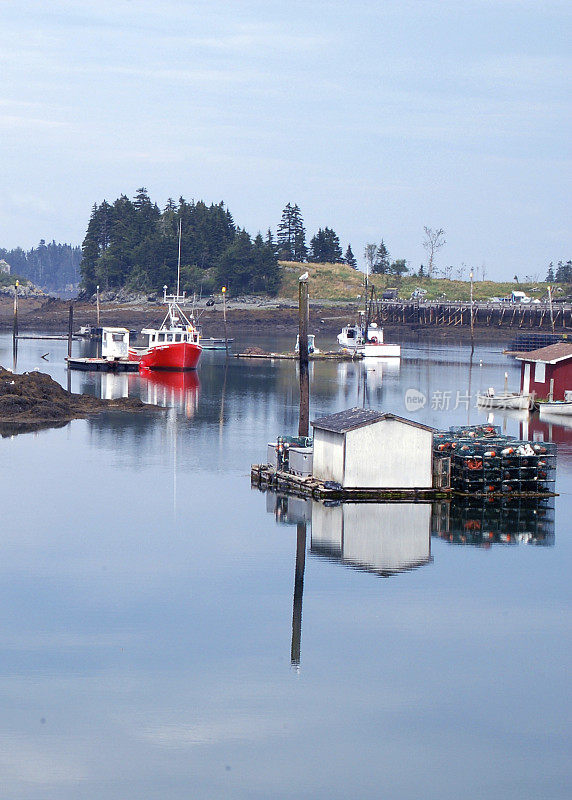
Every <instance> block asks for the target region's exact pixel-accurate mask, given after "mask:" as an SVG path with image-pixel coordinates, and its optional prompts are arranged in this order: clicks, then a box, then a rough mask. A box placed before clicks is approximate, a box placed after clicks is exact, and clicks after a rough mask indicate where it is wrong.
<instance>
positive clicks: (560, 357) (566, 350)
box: [514, 342, 572, 364]
mask: <svg viewBox="0 0 572 800" xmlns="http://www.w3.org/2000/svg"><path fill="white" fill-rule="evenodd" d="M514 356H515V358H517V359H518V360H519V361H543V362H544V363H545V364H556V363H557V362H558V361H565V360H566V359H567V358H572V344H569V343H568V342H556V344H549V345H548V347H540V348H539V349H538V350H531V351H530V352H529V353H515V354H514Z"/></svg>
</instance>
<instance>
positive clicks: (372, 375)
mask: <svg viewBox="0 0 572 800" xmlns="http://www.w3.org/2000/svg"><path fill="white" fill-rule="evenodd" d="M233 335H234V336H235V342H234V345H233V347H234V351H235V352H239V351H240V349H241V348H243V347H244V346H246V345H248V344H252V343H255V344H256V345H258V346H261V347H264V348H267V349H272V350H276V351H278V350H286V349H292V347H293V342H291V341H290V340H289V339H280V338H279V337H275V338H270V337H266V338H265V339H257V340H256V341H255V342H253V341H252V337H250V338H249V339H248V340H247V339H246V338H242V339H241V338H240V336H238V335H237V334H236V333H233ZM317 344H318V346H320V347H322V348H323V349H328V347H332V348H333V345H334V337H332V342H328V341H318V342H317ZM94 347H95V345H94V344H93V343H88V342H83V343H79V342H76V343H74V355H90V354H92V349H93V348H94ZM501 350H502V345H501V344H495V343H487V344H486V345H477V346H476V348H475V352H474V354H473V357H472V358H471V353H470V347H468V346H467V345H462V344H456V343H452V344H443V343H442V342H439V341H431V340H430V339H424V340H422V341H420V342H418V343H403V347H402V359H401V361H400V362H381V361H372V362H366V361H364V362H361V363H360V362H355V363H354V362H339V363H338V362H330V361H329V362H315V363H311V365H310V390H311V408H310V419H314V418H316V417H318V416H320V415H323V414H328V413H333V412H335V411H340V410H342V409H345V408H350V407H353V406H362V405H364V406H366V407H371V408H376V409H382V410H387V411H391V412H393V413H395V414H398V415H401V416H404V417H408V418H410V419H416V420H418V421H420V422H423V423H425V424H429V425H432V426H435V427H437V428H439V429H443V428H448V427H449V426H450V425H467V424H477V423H482V422H487V421H490V422H492V423H493V424H494V425H498V426H500V428H501V431H502V432H505V433H507V434H508V435H514V436H517V437H519V438H527V439H529V438H530V439H531V440H532V439H534V440H536V441H554V442H556V443H557V447H558V468H557V482H556V491H557V492H558V493H559V496H558V497H557V498H555V500H554V501H553V503H552V504H551V505H550V508H548V509H541V510H540V511H539V510H538V509H535V508H532V509H530V508H520V507H519V508H517V509H516V510H515V509H504V510H502V511H499V512H498V513H497V512H496V511H494V510H491V508H489V507H487V508H484V509H483V508H480V507H478V503H477V504H475V507H474V509H473V510H471V512H470V513H465V511H464V510H463V509H458V510H457V511H456V512H455V514H451V513H450V512H449V511H448V510H447V509H444V508H442V507H440V506H435V505H434V506H431V505H428V506H427V505H425V504H389V505H386V506H385V507H383V506H380V505H377V504H371V505H370V504H367V505H362V506H355V505H350V506H333V507H324V506H318V505H317V504H312V503H311V502H307V503H305V502H304V501H298V502H296V501H292V502H290V501H289V500H288V499H287V498H279V497H276V496H274V495H270V494H265V493H263V492H260V491H258V490H255V489H251V486H250V466H251V464H253V463H259V462H262V461H264V460H265V458H266V444H267V442H269V441H274V440H275V438H276V436H277V435H279V434H286V435H288V434H295V433H297V422H298V384H297V364H296V363H295V362H292V361H276V362H272V361H265V360H238V359H235V358H232V357H231V358H229V359H228V360H226V359H225V353H224V352H216V351H213V352H207V351H205V352H204V353H203V355H202V360H201V364H200V367H199V370H198V371H197V373H196V374H195V373H187V374H185V375H181V374H157V375H151V376H149V377H147V378H146V377H143V376H140V375H139V374H117V375H116V374H107V373H84V372H77V373H76V372H71V373H68V372H67V370H66V368H65V366H64V356H65V355H66V353H67V343H66V342H65V341H49V342H42V341H40V340H22V341H20V343H19V347H18V360H17V371H18V372H23V371H26V370H32V369H40V370H41V371H43V372H48V373H49V374H51V375H52V376H53V377H54V378H55V379H56V380H58V381H59V382H61V383H62V385H63V386H64V387H66V388H67V387H68V385H69V388H71V390H72V391H74V392H80V391H81V392H88V393H93V394H95V395H97V396H98V397H108V398H112V397H121V396H134V397H141V398H142V399H143V400H145V401H146V402H150V403H154V404H158V405H161V406H164V407H165V410H164V411H163V412H161V413H142V414H129V413H120V412H113V413H105V414H102V415H100V416H96V417H93V418H91V419H87V420H74V421H72V422H71V423H69V424H66V425H64V426H62V427H56V428H47V429H41V430H36V431H33V432H25V433H18V432H17V431H16V430H15V428H14V426H10V425H4V426H0V434H1V436H2V438H1V439H0V452H1V458H0V486H1V487H2V489H1V491H2V506H1V517H2V526H1V528H2V537H1V540H0V547H1V558H0V597H1V603H0V697H1V711H0V785H1V786H2V791H1V795H2V797H6V798H10V799H11V800H79V798H82V799H83V798H89V799H90V800H104V799H105V800H111V799H112V798H121V800H140V798H145V800H165V799H166V798H169V800H183V798H184V799H185V800H187V799H188V798H200V799H201V800H202V799H203V798H205V799H206V798H208V799H209V800H210V799H211V798H239V799H240V800H247V799H248V800H266V799H267V798H284V799H290V798H297V799H299V798H312V799H314V798H316V799H318V798H319V799H321V798H323V799H324V800H333V799H337V798H340V800H341V798H344V800H346V798H351V797H355V798H362V799H365V798H368V799H369V798H380V797H387V798H399V799H401V798H404V799H407V800H417V799H418V798H425V799H426V800H428V799H431V800H433V798H434V799H435V800H437V798H438V799H439V800H448V798H450V799H451V800H457V798H459V797H460V796H468V797H478V798H494V799H495V800H496V799H497V798H502V799H503V800H513V799H514V800H517V799H518V800H528V799H530V800H533V798H534V800H537V798H543V799H544V798H546V799H548V798H550V799H551V800H557V799H558V800H559V799H560V798H562V800H563V799H564V798H568V797H569V796H570V779H571V774H570V773H571V769H570V758H569V754H570V749H571V741H570V728H569V715H570V681H569V678H568V667H569V662H570V599H571V598H570V580H569V575H570V569H571V555H572V530H571V525H570V520H571V519H572V494H571V492H572V420H571V422H570V423H569V424H568V425H566V424H563V421H562V420H559V421H558V422H557V423H551V422H542V423H541V422H540V421H539V420H538V419H537V418H535V417H533V416H530V417H528V416H526V415H525V414H523V413H522V412H507V413H505V414H502V413H500V414H499V413H498V412H496V411H495V412H494V414H493V415H491V412H490V411H487V410H482V409H478V408H477V407H476V396H477V393H478V392H479V391H480V390H483V389H484V390H486V389H487V388H488V387H489V386H493V387H496V389H497V390H502V389H503V388H504V373H505V372H508V383H509V389H510V390H517V389H518V380H519V378H518V376H519V368H518V362H515V361H513V360H512V359H508V358H507V357H506V356H503V355H502V353H501ZM46 352H48V355H47V356H46V358H45V359H43V358H42V356H43V355H45V354H46ZM0 364H2V365H3V366H5V367H12V366H13V352H12V339H11V336H10V335H8V334H1V335H0ZM379 458H380V459H383V452H380V453H379ZM481 505H482V504H481ZM489 534H490V535H489Z"/></svg>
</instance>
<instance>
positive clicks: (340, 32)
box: [0, 0, 572, 280]
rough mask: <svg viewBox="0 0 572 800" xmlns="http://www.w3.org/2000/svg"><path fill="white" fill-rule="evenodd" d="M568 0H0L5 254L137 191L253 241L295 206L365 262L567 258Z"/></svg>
mask: <svg viewBox="0 0 572 800" xmlns="http://www.w3.org/2000/svg"><path fill="white" fill-rule="evenodd" d="M571 18H572V4H571V3H570V2H569V0H545V1H544V2H539V0H455V1H454V2H453V0H377V2H373V0H354V2H352V3H349V2H347V0H330V1H329V2H328V1H327V0H311V1H309V0H303V1H302V0H289V2H287V3H285V2H278V1H277V0H226V1H225V2H223V1H222V0H161V2H157V0H153V2H151V0H94V1H93V0H52V2H50V3H45V2H44V0H0V31H1V36H2V44H1V46H0V148H1V150H0V152H1V158H0V247H5V248H8V249H9V248H13V247H17V246H21V247H23V248H25V249H28V248H30V247H33V246H36V245H37V243H38V242H39V240H40V239H42V238H44V239H46V240H50V241H51V240H52V239H55V240H56V241H58V242H68V243H71V244H81V242H82V240H83V237H84V235H85V231H86V228H87V223H88V220H89V216H90V212H91V208H92V207H93V204H94V203H97V204H99V203H101V202H102V201H103V200H104V199H106V200H108V201H110V202H112V201H113V200H115V199H116V198H117V197H118V196H119V195H120V194H126V195H128V196H129V197H133V196H134V195H135V193H136V190H137V189H138V188H139V187H141V186H144V187H146V188H147V190H148V192H149V195H150V197H151V199H152V200H153V201H155V202H157V204H158V205H159V206H160V207H164V205H165V203H166V201H167V199H168V198H169V197H173V198H175V199H178V198H179V197H180V196H183V197H184V198H185V199H187V200H190V199H193V198H194V199H195V200H204V201H205V202H207V203H211V202H215V203H218V202H220V201H221V200H222V201H224V202H225V204H226V206H227V207H228V208H229V210H230V211H231V213H232V215H233V217H234V220H235V222H236V223H237V224H238V225H240V226H241V227H244V228H246V229H247V230H248V231H249V233H251V234H252V235H255V234H256V233H257V232H258V231H259V230H260V231H262V232H263V233H264V232H265V231H266V230H267V229H268V228H269V227H270V228H272V230H273V231H274V232H276V227H277V225H278V223H279V221H280V217H281V213H282V209H283V208H284V206H285V205H286V204H287V203H288V202H290V203H297V204H298V206H299V207H300V209H301V211H302V215H303V218H304V222H305V225H306V230H307V239H308V240H309V239H310V238H311V237H312V236H313V235H314V234H315V233H316V232H317V230H318V228H323V227H325V226H329V227H330V228H333V229H334V230H335V231H336V233H337V234H338V236H339V237H340V240H341V243H342V246H343V249H344V251H345V248H346V247H347V244H348V243H351V246H352V250H353V252H354V254H355V255H356V257H357V258H358V261H360V263H363V250H364V247H365V245H366V244H367V243H371V242H373V243H379V242H380V241H381V239H382V238H383V240H384V242H385V244H386V245H387V247H388V249H389V252H390V256H391V258H393V259H397V258H405V259H407V262H408V264H409V266H410V267H411V268H412V269H417V268H418V267H419V265H420V264H421V263H425V264H426V263H427V255H426V253H425V251H424V249H423V239H424V232H423V229H424V226H428V227H430V228H433V229H437V228H443V229H444V230H445V233H446V236H445V238H446V242H447V243H446V245H445V247H444V248H443V249H442V250H441V251H440V253H439V254H438V257H437V262H436V263H437V268H438V269H444V268H445V267H447V266H453V267H454V269H455V271H456V270H458V269H464V270H465V272H466V274H468V270H469V269H473V270H474V271H475V274H476V276H477V277H479V276H480V277H482V274H483V266H484V271H485V275H486V277H487V278H488V279H493V280H494V279H497V278H498V279H510V278H512V276H513V275H515V274H517V275H518V276H519V277H521V278H524V277H525V276H527V275H528V276H530V277H531V278H532V279H533V280H536V279H539V278H540V279H542V278H543V277H544V276H545V274H546V271H547V265H548V263H549V262H551V261H553V262H557V261H558V260H560V259H563V260H564V261H566V260H568V259H570V258H572V246H571V236H570V219H571V213H570V212H571V203H570V182H571V181H570V179H571V170H570V163H571V157H570V118H571V114H570V106H571V92H570V89H571V83H572V82H571V73H572V68H571V54H570V44H569V43H570V34H571V27H572V26H571V24H570V23H571Z"/></svg>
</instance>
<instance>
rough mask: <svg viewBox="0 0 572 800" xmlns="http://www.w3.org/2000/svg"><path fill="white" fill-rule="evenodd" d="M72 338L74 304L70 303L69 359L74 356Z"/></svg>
mask: <svg viewBox="0 0 572 800" xmlns="http://www.w3.org/2000/svg"><path fill="white" fill-rule="evenodd" d="M72 337H73V303H70V311H69V317H68V358H71V354H72Z"/></svg>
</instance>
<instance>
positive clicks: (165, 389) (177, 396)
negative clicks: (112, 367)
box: [139, 370, 200, 419]
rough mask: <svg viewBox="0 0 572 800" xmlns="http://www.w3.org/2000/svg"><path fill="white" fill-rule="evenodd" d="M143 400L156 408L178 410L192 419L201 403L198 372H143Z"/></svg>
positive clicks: (141, 374) (141, 373)
mask: <svg viewBox="0 0 572 800" xmlns="http://www.w3.org/2000/svg"><path fill="white" fill-rule="evenodd" d="M139 374H140V377H141V399H142V400H143V402H144V403H151V404H152V405H156V406H167V407H170V408H177V409H179V410H180V411H182V412H183V413H184V414H185V416H186V417H187V418H188V419H190V418H191V417H193V416H194V415H195V413H196V411H197V408H198V403H199V389H200V383H199V376H198V375H197V372H196V370H188V371H185V372H166V371H165V372H160V371H158V370H142V371H141V372H140V373H139Z"/></svg>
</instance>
